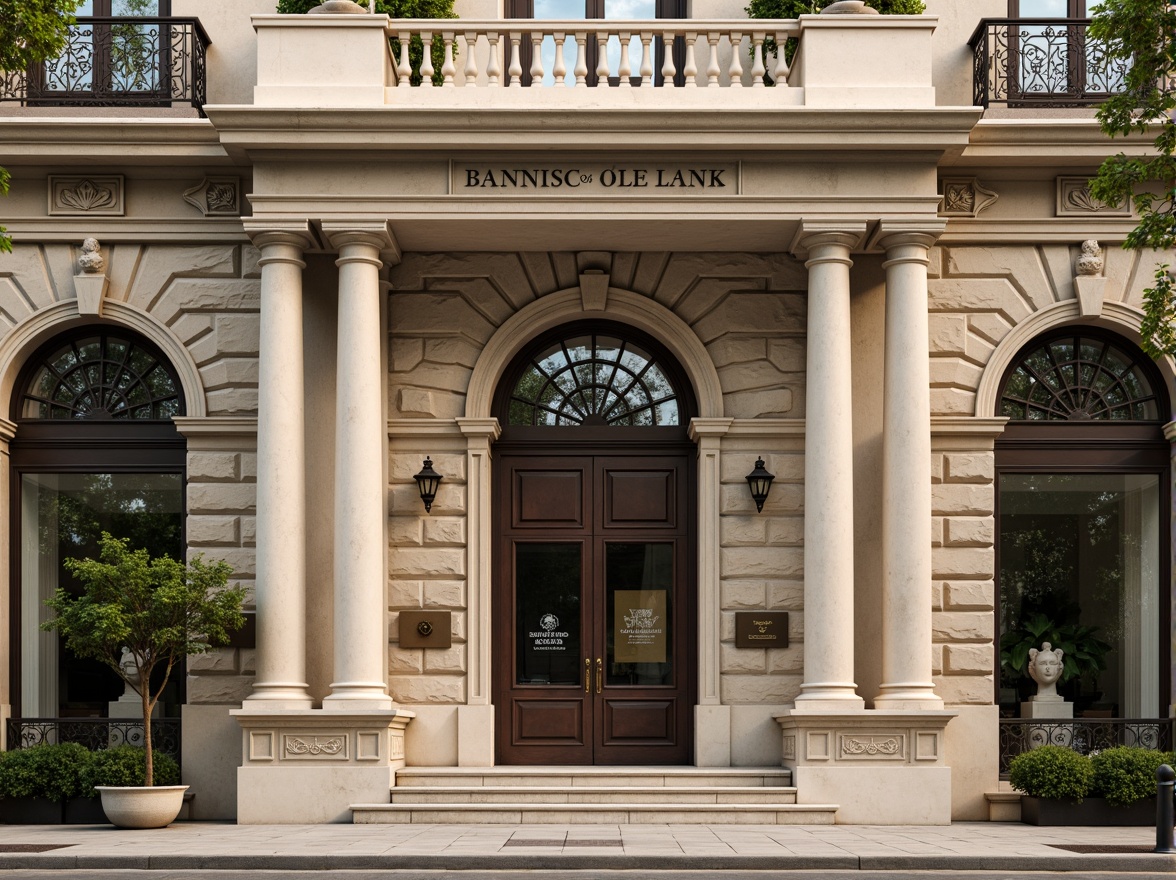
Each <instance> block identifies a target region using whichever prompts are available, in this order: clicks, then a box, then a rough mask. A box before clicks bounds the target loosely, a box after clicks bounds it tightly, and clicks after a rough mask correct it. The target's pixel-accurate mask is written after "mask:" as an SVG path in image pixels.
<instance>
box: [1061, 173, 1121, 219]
mask: <svg viewBox="0 0 1176 880" xmlns="http://www.w3.org/2000/svg"><path fill="white" fill-rule="evenodd" d="M1057 187H1058V203H1057V216H1059V217H1074V216H1085V217H1088V216H1090V215H1091V214H1097V215H1098V216H1100V217H1130V216H1131V203H1130V202H1129V201H1127V199H1123V201H1121V202H1119V204H1117V205H1108V204H1106V203H1105V202H1100V201H1099V200H1098V199H1096V198H1095V197H1094V196H1093V195H1091V192H1090V179H1089V178H1086V177H1059V178H1058V179H1057Z"/></svg>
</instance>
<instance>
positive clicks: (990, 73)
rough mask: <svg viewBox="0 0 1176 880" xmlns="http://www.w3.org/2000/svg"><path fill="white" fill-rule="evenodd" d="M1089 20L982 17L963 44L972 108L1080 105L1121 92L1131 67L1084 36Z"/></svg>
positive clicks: (1098, 100) (1086, 104)
mask: <svg viewBox="0 0 1176 880" xmlns="http://www.w3.org/2000/svg"><path fill="white" fill-rule="evenodd" d="M1089 26H1090V19H1088V18H1068V19H1058V18H1019V19H1018V18H986V19H984V20H983V21H981V22H980V24H979V26H977V28H976V30H975V32H973V34H972V37H971V39H970V40H969V41H968V45H969V46H971V47H972V52H973V96H974V98H973V99H974V103H975V104H976V105H977V106H980V107H984V108H988V107H990V106H992V105H993V104H1004V105H1006V106H1008V107H1015V108H1026V107H1038V108H1044V107H1085V106H1090V105H1094V104H1098V103H1100V102H1102V101H1104V100H1106V99H1107V98H1109V97H1110V96H1112V95H1116V94H1119V93H1120V92H1122V90H1123V83H1124V79H1125V77H1126V74H1127V71H1128V70H1129V69H1130V65H1129V64H1128V63H1126V62H1123V61H1119V60H1117V59H1112V58H1107V56H1106V54H1105V52H1104V51H1103V48H1102V46H1101V45H1100V44H1099V43H1098V42H1096V41H1094V40H1092V39H1090V38H1089V36H1088V35H1087V28H1088V27H1089Z"/></svg>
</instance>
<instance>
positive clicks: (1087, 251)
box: [1078, 238, 1103, 275]
mask: <svg viewBox="0 0 1176 880" xmlns="http://www.w3.org/2000/svg"><path fill="white" fill-rule="evenodd" d="M1102 270H1103V255H1102V248H1100V247H1099V246H1098V242H1097V241H1095V240H1094V239H1093V238H1091V239H1087V240H1086V241H1084V242H1082V255H1081V256H1080V257H1078V274H1079V275H1100V274H1102Z"/></svg>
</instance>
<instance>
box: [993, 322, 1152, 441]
mask: <svg viewBox="0 0 1176 880" xmlns="http://www.w3.org/2000/svg"><path fill="white" fill-rule="evenodd" d="M1151 372H1152V371H1151V369H1150V364H1145V362H1144V361H1143V360H1142V358H1141V357H1138V356H1133V355H1131V354H1129V353H1128V349H1127V348H1126V346H1120V345H1116V344H1115V343H1114V342H1112V341H1111V340H1108V339H1103V338H1100V337H1097V336H1093V335H1087V334H1080V333H1079V334H1073V335H1066V336H1060V337H1055V338H1053V339H1051V340H1048V341H1045V342H1042V343H1041V344H1040V345H1036V346H1034V347H1032V348H1030V349H1029V351H1028V353H1027V354H1026V355H1025V356H1024V357H1023V358H1022V359H1021V361H1020V362H1019V363H1018V364H1017V365H1016V366H1015V367H1014V368H1013V369H1012V371H1011V372H1010V373H1009V375H1008V378H1007V379H1006V380H1005V386H1004V389H1003V391H1002V393H1001V398H1000V414H1001V415H1004V416H1008V417H1009V418H1011V419H1018V420H1027V421H1090V420H1102V421H1157V420H1160V419H1162V416H1161V414H1160V408H1159V404H1158V400H1157V397H1156V392H1155V388H1154V386H1153V383H1152V380H1151V378H1149V377H1150V374H1151Z"/></svg>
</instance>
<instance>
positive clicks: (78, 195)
mask: <svg viewBox="0 0 1176 880" xmlns="http://www.w3.org/2000/svg"><path fill="white" fill-rule="evenodd" d="M124 191H125V178H124V177H123V176H122V175H121V174H90V175H75V174H69V175H66V174H50V175H49V216H50V217H122V216H123V215H124V214H126V200H125V192H124Z"/></svg>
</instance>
